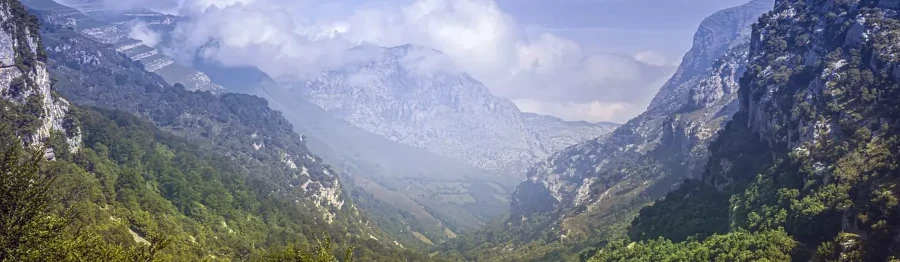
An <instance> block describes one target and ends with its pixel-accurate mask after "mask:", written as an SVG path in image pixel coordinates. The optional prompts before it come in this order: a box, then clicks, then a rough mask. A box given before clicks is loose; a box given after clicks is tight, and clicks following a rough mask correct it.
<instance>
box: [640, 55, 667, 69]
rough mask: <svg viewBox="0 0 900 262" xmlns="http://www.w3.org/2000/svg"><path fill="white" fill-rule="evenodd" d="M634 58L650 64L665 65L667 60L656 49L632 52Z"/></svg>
mask: <svg viewBox="0 0 900 262" xmlns="http://www.w3.org/2000/svg"><path fill="white" fill-rule="evenodd" d="M634 60H637V61H641V62H644V63H647V64H650V65H658V66H662V65H666V63H668V60H667V59H666V56H664V55H663V54H661V53H659V52H656V51H643V52H638V53H637V54H634Z"/></svg>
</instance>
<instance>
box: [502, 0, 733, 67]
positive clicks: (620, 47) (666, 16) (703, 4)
mask: <svg viewBox="0 0 900 262" xmlns="http://www.w3.org/2000/svg"><path fill="white" fill-rule="evenodd" d="M746 2H748V1H747V0H563V1H551V0H499V1H498V3H499V4H500V7H501V8H502V9H504V10H505V11H507V12H509V13H510V14H512V15H513V16H514V17H516V19H517V20H518V21H519V22H520V23H522V24H523V25H525V26H526V27H532V28H533V29H532V30H535V31H549V32H553V33H555V34H558V35H560V36H564V37H566V38H569V39H572V40H574V41H576V42H579V43H581V44H582V45H584V46H585V47H586V48H587V49H589V50H592V51H596V52H616V53H624V54H634V53H637V52H641V51H650V50H652V51H657V52H659V53H661V54H663V55H665V57H666V58H667V59H670V60H673V59H674V60H679V59H681V56H682V55H683V54H684V53H685V52H687V50H688V49H690V47H691V41H692V38H693V34H694V32H695V31H696V29H697V26H698V25H699V24H700V22H701V21H702V20H703V19H704V18H706V17H707V16H709V15H711V14H713V13H715V12H716V11H719V10H722V9H725V8H729V7H733V6H738V5H741V4H744V3H746Z"/></svg>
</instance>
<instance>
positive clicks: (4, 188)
mask: <svg viewBox="0 0 900 262" xmlns="http://www.w3.org/2000/svg"><path fill="white" fill-rule="evenodd" d="M4 141H10V139H4ZM20 145H21V142H20V141H19V140H18V139H12V143H9V142H7V144H5V145H2V146H3V148H4V149H3V153H2V155H0V261H22V260H34V259H37V258H38V257H39V256H41V255H42V253H45V252H42V250H46V249H49V248H52V246H53V245H51V243H53V242H54V241H58V239H60V236H61V235H62V234H61V232H62V230H63V229H64V228H65V226H66V222H65V219H63V218H60V217H56V216H51V215H49V211H50V210H49V209H50V205H51V203H52V200H53V199H52V198H51V197H50V194H49V193H48V191H49V190H50V186H51V184H52V183H53V180H54V176H53V175H52V174H46V173H42V172H41V171H40V164H41V161H43V160H42V159H41V158H42V156H43V154H41V153H40V152H38V151H37V150H30V151H31V152H24V150H23V149H21V146H20Z"/></svg>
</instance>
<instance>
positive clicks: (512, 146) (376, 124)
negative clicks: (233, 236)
mask: <svg viewBox="0 0 900 262" xmlns="http://www.w3.org/2000/svg"><path fill="white" fill-rule="evenodd" d="M349 56H350V57H353V59H348V60H350V61H348V62H347V63H346V64H345V65H344V66H343V67H341V68H340V69H338V70H334V71H328V72H324V73H322V74H321V75H319V76H317V77H314V78H312V79H309V80H307V81H305V82H302V83H297V84H293V85H288V86H287V87H288V88H290V89H291V90H294V91H296V92H298V93H300V94H302V95H303V97H304V99H305V100H307V101H309V102H311V103H313V104H315V105H317V106H319V107H321V108H322V109H325V110H326V111H328V112H330V113H332V114H334V115H335V116H337V117H339V118H341V119H344V120H346V121H347V122H350V123H352V124H353V125H355V126H357V127H359V128H362V129H364V130H367V131H370V132H372V133H375V134H379V135H381V136H384V137H386V138H388V139H390V140H393V141H397V142H400V143H403V144H406V145H411V146H414V147H418V148H424V149H427V150H428V151H431V152H435V153H438V154H441V155H444V156H449V157H452V158H455V159H457V160H461V161H464V162H466V163H469V164H471V165H473V166H475V167H478V168H481V169H485V170H489V171H496V172H504V173H509V172H516V171H521V170H524V169H525V168H526V167H527V166H529V165H531V164H533V163H534V162H536V161H537V160H539V159H541V158H544V157H546V156H547V155H548V154H549V153H550V151H549V149H556V148H560V147H563V145H561V142H560V141H561V140H562V141H577V140H582V139H590V138H586V137H585V136H586V135H588V134H601V133H603V130H607V129H605V128H603V127H600V126H596V127H593V126H588V128H587V129H588V130H590V131H589V132H588V133H587V134H582V133H580V134H579V135H577V136H568V137H566V138H560V137H556V136H554V135H550V136H549V137H546V138H545V139H546V140H542V139H540V138H539V137H538V135H542V134H537V133H535V132H533V129H535V128H544V127H541V126H529V125H528V124H529V122H527V121H526V120H525V119H524V117H523V115H522V113H521V112H520V111H519V109H518V108H517V107H516V105H515V104H513V103H512V102H511V101H509V100H507V99H501V98H498V97H495V96H493V95H492V94H491V93H490V90H488V88H487V87H486V86H484V85H483V84H482V83H480V82H478V81H477V80H475V79H474V78H472V77H471V76H469V75H468V74H466V73H464V72H459V71H457V70H455V69H454V66H453V64H452V61H451V60H450V58H449V57H447V56H446V55H444V54H442V53H440V52H438V51H436V50H432V49H428V48H423V47H418V46H413V45H405V46H399V47H393V48H381V47H375V46H370V45H364V46H361V47H358V48H354V49H353V50H351V51H350V55H349ZM534 124H544V123H541V122H538V123H534ZM554 124H557V123H554ZM561 126H565V125H561ZM571 133H576V132H571ZM560 134H561V133H558V134H555V135H560ZM591 138H593V137H591ZM570 145H571V144H570ZM566 146H567V145H566Z"/></svg>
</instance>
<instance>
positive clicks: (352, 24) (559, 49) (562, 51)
mask: <svg viewBox="0 0 900 262" xmlns="http://www.w3.org/2000/svg"><path fill="white" fill-rule="evenodd" d="M107 1H112V2H117V3H118V4H117V5H119V6H127V5H130V4H136V3H140V2H142V1H143V2H146V1H150V0H130V1H127V0H126V1H123V0H115V1H113V0H107ZM163 2H165V1H163ZM159 5H160V4H159V3H156V4H154V6H159ZM158 8H159V9H162V10H177V13H179V14H181V15H184V16H186V17H189V18H190V19H189V21H188V22H184V23H181V24H179V26H178V27H177V28H176V30H175V34H174V40H175V41H174V42H175V43H177V44H178V46H177V47H176V50H182V51H187V53H191V52H195V53H196V52H197V50H201V51H200V52H199V53H200V54H201V55H202V56H203V57H204V58H206V59H209V60H214V61H217V62H220V63H222V64H224V65H230V66H256V67H258V68H260V69H261V70H263V71H264V72H266V73H268V74H270V75H272V76H273V77H276V78H278V79H302V78H305V77H309V76H313V75H315V74H317V73H319V72H321V71H323V70H329V69H334V68H337V67H340V66H341V65H342V64H343V62H344V61H346V60H347V59H348V58H347V57H346V53H347V52H346V51H347V50H349V49H351V48H353V47H354V46H358V45H360V44H373V45H377V46H386V47H390V46H398V45H404V44H413V45H419V46H424V47H428V48H433V49H436V50H439V51H441V52H443V53H444V54H446V55H447V56H449V58H450V60H451V61H450V62H449V63H448V62H445V61H440V63H436V62H433V61H430V60H425V59H418V60H416V61H418V62H420V64H421V65H422V66H424V67H425V68H428V69H434V68H433V67H435V66H444V65H454V66H455V67H456V69H459V70H462V71H465V72H468V73H469V74H471V75H472V76H473V77H474V78H476V79H478V80H480V81H482V82H484V83H485V84H486V85H487V86H488V87H489V88H490V89H491V91H492V92H493V93H494V94H496V95H498V96H502V97H506V98H509V99H511V100H513V101H515V102H516V103H517V104H518V105H519V106H520V107H521V109H523V110H525V111H531V112H536V113H544V114H551V115H555V116H558V117H561V118H564V119H569V120H589V121H616V122H623V121H626V120H628V119H629V118H631V117H633V116H635V115H637V114H638V113H640V112H641V111H643V110H644V108H645V107H646V104H647V103H648V102H649V101H650V99H651V98H652V96H653V94H654V93H655V92H656V90H657V89H658V87H659V86H660V85H661V83H662V82H663V81H664V80H665V78H667V77H668V76H669V75H671V73H672V72H674V66H672V65H671V64H670V63H669V62H668V61H667V60H666V59H665V57H661V56H660V55H658V54H656V53H654V52H652V51H648V52H643V53H639V54H634V55H631V54H629V55H622V54H603V53H591V52H587V51H585V48H583V47H582V46H580V45H579V44H578V43H575V42H573V41H571V40H568V39H565V38H561V37H559V36H556V35H554V34H551V33H543V34H540V35H538V36H534V37H529V36H527V35H526V34H525V33H524V32H523V28H524V26H521V25H519V24H518V23H517V22H516V19H515V18H514V17H512V16H510V15H509V14H508V13H506V12H504V11H503V10H501V9H500V7H499V6H498V5H497V4H496V3H495V2H494V1H492V0H398V1H387V2H384V1H369V0H354V1H318V0H306V1H304V0H299V1H297V0H172V1H170V3H169V5H168V6H165V7H158Z"/></svg>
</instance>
